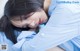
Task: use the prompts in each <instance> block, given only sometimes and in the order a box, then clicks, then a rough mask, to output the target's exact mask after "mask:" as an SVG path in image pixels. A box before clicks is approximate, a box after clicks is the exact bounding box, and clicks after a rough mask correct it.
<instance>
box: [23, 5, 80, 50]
mask: <svg viewBox="0 0 80 51" xmlns="http://www.w3.org/2000/svg"><path fill="white" fill-rule="evenodd" d="M75 18H76V19H75ZM79 19H80V17H79V15H77V16H75V15H74V14H73V13H72V12H71V11H70V10H69V9H67V8H65V7H62V6H61V5H59V6H58V7H56V8H55V10H54V11H53V12H52V14H51V16H50V19H49V21H48V22H47V24H46V26H45V27H44V28H42V29H41V30H40V32H39V33H38V34H37V35H36V36H35V37H34V38H33V39H31V40H30V41H26V42H25V43H24V45H23V47H22V50H23V51H24V50H26V51H45V50H46V49H48V48H51V47H55V46H57V45H59V44H61V43H64V42H66V41H68V40H71V39H72V38H74V37H76V36H79V35H80V34H79V27H80V26H79Z"/></svg>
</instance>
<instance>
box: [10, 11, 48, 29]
mask: <svg viewBox="0 0 80 51" xmlns="http://www.w3.org/2000/svg"><path fill="white" fill-rule="evenodd" d="M46 21H47V15H46V13H45V12H44V11H43V10H42V11H39V12H33V13H31V14H29V15H28V16H27V15H22V16H21V17H18V16H17V17H16V18H15V19H12V20H11V23H12V24H13V25H14V26H15V27H19V28H26V27H30V28H36V27H37V26H39V25H40V24H42V23H45V22H46Z"/></svg>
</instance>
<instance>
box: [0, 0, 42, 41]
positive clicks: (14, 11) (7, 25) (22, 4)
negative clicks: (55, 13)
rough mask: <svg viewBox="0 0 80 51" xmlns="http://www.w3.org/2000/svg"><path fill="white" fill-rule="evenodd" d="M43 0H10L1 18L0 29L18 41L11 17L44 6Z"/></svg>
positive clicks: (8, 36) (12, 39)
mask: <svg viewBox="0 0 80 51" xmlns="http://www.w3.org/2000/svg"><path fill="white" fill-rule="evenodd" d="M43 2H44V1H43V0H9V1H8V2H7V3H6V5H5V8H4V15H3V17H2V18H1V19H0V31H1V32H4V33H5V35H6V37H7V38H8V39H10V40H11V41H12V42H13V43H16V42H17V41H16V36H15V32H14V28H13V26H12V24H11V22H10V19H11V18H13V17H14V16H20V15H27V14H29V13H31V12H35V11H37V10H39V8H43Z"/></svg>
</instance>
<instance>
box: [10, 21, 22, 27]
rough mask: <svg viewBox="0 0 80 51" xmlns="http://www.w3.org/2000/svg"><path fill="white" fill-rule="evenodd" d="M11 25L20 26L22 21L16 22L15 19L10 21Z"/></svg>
mask: <svg viewBox="0 0 80 51" xmlns="http://www.w3.org/2000/svg"><path fill="white" fill-rule="evenodd" d="M12 25H14V26H15V27H20V28H21V27H22V23H21V22H17V21H14V22H13V21H12Z"/></svg>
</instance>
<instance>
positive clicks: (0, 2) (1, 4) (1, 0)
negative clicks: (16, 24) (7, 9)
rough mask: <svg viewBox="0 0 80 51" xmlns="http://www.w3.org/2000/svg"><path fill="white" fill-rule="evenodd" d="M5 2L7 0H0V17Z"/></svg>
mask: <svg viewBox="0 0 80 51" xmlns="http://www.w3.org/2000/svg"><path fill="white" fill-rule="evenodd" d="M6 2H7V0H0V18H1V17H2V15H3V13H4V12H3V11H4V6H5V3H6Z"/></svg>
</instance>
